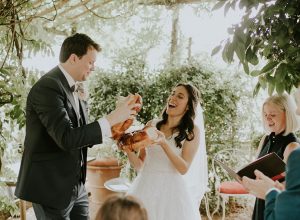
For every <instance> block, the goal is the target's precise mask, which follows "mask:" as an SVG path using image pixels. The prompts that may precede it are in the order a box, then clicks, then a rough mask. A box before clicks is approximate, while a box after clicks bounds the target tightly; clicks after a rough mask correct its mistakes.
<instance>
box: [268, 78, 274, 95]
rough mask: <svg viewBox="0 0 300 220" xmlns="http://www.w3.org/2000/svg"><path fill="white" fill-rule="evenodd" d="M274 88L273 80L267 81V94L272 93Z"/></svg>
mask: <svg viewBox="0 0 300 220" xmlns="http://www.w3.org/2000/svg"><path fill="white" fill-rule="evenodd" d="M274 89H275V84H274V82H272V81H269V83H268V94H269V96H271V95H272V94H273V92H274Z"/></svg>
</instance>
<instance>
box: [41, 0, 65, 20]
mask: <svg viewBox="0 0 300 220" xmlns="http://www.w3.org/2000/svg"><path fill="white" fill-rule="evenodd" d="M68 2H69V0H61V1H58V3H57V4H55V7H54V6H52V7H50V8H47V9H45V10H44V11H41V12H40V13H38V14H36V15H35V17H44V16H45V15H47V14H49V13H51V12H53V11H57V10H59V9H60V8H61V7H63V6H64V5H65V4H67V3H68Z"/></svg>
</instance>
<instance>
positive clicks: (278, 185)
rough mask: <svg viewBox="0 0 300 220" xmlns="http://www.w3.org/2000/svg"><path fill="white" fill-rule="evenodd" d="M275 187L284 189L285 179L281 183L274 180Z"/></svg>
mask: <svg viewBox="0 0 300 220" xmlns="http://www.w3.org/2000/svg"><path fill="white" fill-rule="evenodd" d="M275 187H276V188H277V189H279V190H281V191H283V190H285V181H284V182H283V183H280V182H278V181H277V180H276V181H275Z"/></svg>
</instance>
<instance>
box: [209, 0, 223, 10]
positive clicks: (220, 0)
mask: <svg viewBox="0 0 300 220" xmlns="http://www.w3.org/2000/svg"><path fill="white" fill-rule="evenodd" d="M225 3H226V0H219V1H218V3H217V4H215V5H214V7H213V8H212V11H214V10H217V9H220V8H222V7H223V5H224V4H225Z"/></svg>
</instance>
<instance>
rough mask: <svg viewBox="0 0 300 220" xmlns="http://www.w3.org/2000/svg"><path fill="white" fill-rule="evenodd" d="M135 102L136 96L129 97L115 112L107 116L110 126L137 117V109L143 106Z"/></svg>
mask: <svg viewBox="0 0 300 220" xmlns="http://www.w3.org/2000/svg"><path fill="white" fill-rule="evenodd" d="M134 100H135V97H134V95H132V94H131V95H128V96H127V97H126V98H125V99H124V101H122V103H119V104H118V105H117V107H116V109H115V110H113V111H112V112H111V113H109V114H108V115H107V116H106V119H107V121H108V122H109V124H110V126H113V125H115V124H117V123H120V122H124V121H126V120H127V119H133V118H134V117H135V115H137V109H140V108H141V104H140V103H135V102H133V101H134ZM130 103H132V104H130Z"/></svg>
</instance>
